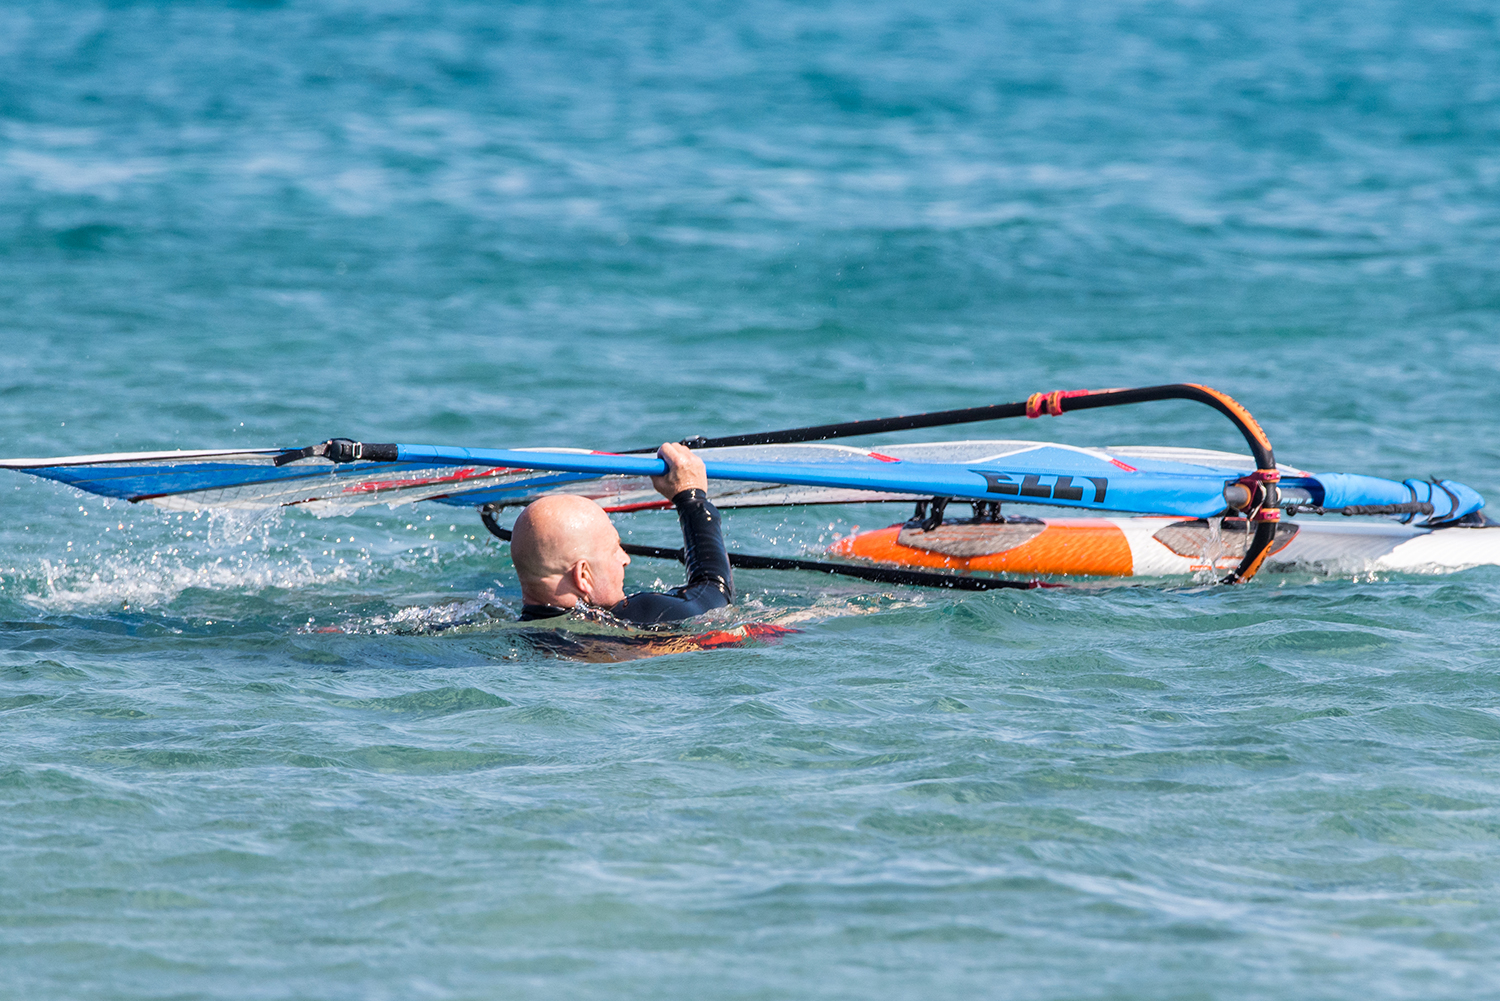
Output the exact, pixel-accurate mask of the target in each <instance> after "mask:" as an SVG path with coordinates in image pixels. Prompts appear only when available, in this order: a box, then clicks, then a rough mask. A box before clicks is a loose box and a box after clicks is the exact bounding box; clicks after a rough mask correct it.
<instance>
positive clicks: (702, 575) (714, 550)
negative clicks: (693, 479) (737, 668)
mask: <svg viewBox="0 0 1500 1001" xmlns="http://www.w3.org/2000/svg"><path fill="white" fill-rule="evenodd" d="M672 506H673V507H675V508H677V521H678V522H679V523H680V524H681V526H682V548H683V557H684V562H685V563H686V564H687V583H686V584H684V585H683V586H682V587H679V588H674V589H672V590H671V591H667V592H666V593H664V594H663V593H659V592H655V591H643V592H641V593H640V594H632V595H631V596H630V597H628V598H626V599H625V600H624V601H622V602H620V603H619V604H618V605H616V606H615V607H614V608H611V609H610V611H611V612H613V613H614V614H615V615H617V616H619V617H620V618H622V619H625V620H627V621H629V622H639V623H649V622H672V621H675V620H677V619H686V618H689V617H691V616H694V615H701V614H703V613H704V612H707V611H709V610H710V609H714V608H722V607H723V606H725V605H727V604H729V603H730V602H731V601H733V600H734V577H733V574H732V573H731V571H730V569H729V554H728V552H727V551H726V550H725V549H724V533H723V530H722V528H721V523H722V521H723V518H722V517H721V516H720V514H719V509H718V508H716V507H714V506H713V504H711V503H710V502H709V500H708V494H706V493H704V492H703V491H702V490H684V491H682V493H680V494H678V495H677V496H676V497H673V498H672Z"/></svg>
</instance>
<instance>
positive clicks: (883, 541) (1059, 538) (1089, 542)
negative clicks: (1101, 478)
mask: <svg viewBox="0 0 1500 1001" xmlns="http://www.w3.org/2000/svg"><path fill="white" fill-rule="evenodd" d="M1045 520H1046V519H1044V521H1045ZM1046 524H1047V527H1046V529H1045V530H1044V531H1042V532H1041V533H1040V534H1038V535H1036V536H1035V537H1034V538H1031V539H1029V540H1027V541H1026V542H1023V543H1021V544H1020V545H1019V546H1016V547H1015V548H1014V549H1007V550H1005V551H1004V552H1000V553H990V554H988V555H985V556H967V557H965V556H945V555H944V554H942V553H935V552H929V551H928V550H925V549H915V548H913V547H911V546H903V545H901V544H900V543H899V542H897V541H896V537H897V536H898V535H900V534H901V527H902V526H900V525H892V526H891V527H890V528H880V529H876V530H875V531H873V532H863V533H861V534H859V535H852V536H850V537H849V538H847V539H840V540H839V541H838V542H837V543H835V544H834V545H833V546H832V548H830V549H829V552H830V553H832V554H834V555H837V556H850V557H854V558H856V559H863V560H873V561H875V562H877V563H895V564H898V565H900V566H909V567H934V568H937V569H943V570H982V571H986V572H990V573H1021V574H1079V575H1084V576H1091V577H1129V576H1130V575H1131V570H1132V568H1133V566H1134V564H1133V561H1132V560H1131V558H1130V544H1129V543H1128V542H1126V541H1125V533H1124V532H1122V531H1120V527H1119V526H1118V525H1116V524H1114V523H1113V522H1111V521H1109V520H1108V519H1105V518H1070V519H1068V520H1067V522H1065V523H1056V522H1052V521H1047V522H1046Z"/></svg>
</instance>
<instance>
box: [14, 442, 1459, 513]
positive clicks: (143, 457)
mask: <svg viewBox="0 0 1500 1001" xmlns="http://www.w3.org/2000/svg"><path fill="white" fill-rule="evenodd" d="M399 448H400V449H401V450H403V451H401V452H400V453H398V455H399V458H400V459H401V460H402V461H397V462H365V461H356V462H349V463H335V462H333V461H330V460H329V459H327V458H324V457H321V456H311V457H306V458H299V459H297V460H296V461H293V462H289V463H285V457H286V453H287V450H284V449H279V448H264V449H239V450H201V451H172V452H135V453H112V454H106V455H84V456H69V457H63V458H48V459H8V460H0V467H4V468H10V469H16V470H18V471H22V472H26V473H30V474H32V475H36V476H42V477H45V478H48V479H52V480H57V481H59V482H63V483H67V484H69V485H71V486H74V487H77V488H78V489H81V490H85V491H88V492H90V493H94V494H99V495H102V496H106V497H115V498H122V499H125V500H129V501H131V502H149V503H151V504H154V505H157V506H160V507H164V508H167V509H169V510H199V509H204V508H238V509H250V510H255V509H268V508H276V507H290V506H298V507H304V508H308V509H310V510H312V511H315V512H317V513H320V514H337V513H343V512H346V511H352V510H354V509H357V508H360V507H364V506H367V505H372V504H382V503H383V504H388V505H392V506H395V505H398V504H406V503H411V502H414V501H424V500H430V501H437V502H440V503H444V504H451V505H458V506H477V505H482V504H498V505H515V504H525V503H529V502H530V501H532V500H534V499H536V498H537V497H540V496H545V495H547V494H550V493H558V492H568V493H577V494H581V495H583V496H587V497H590V498H592V499H594V500H596V501H598V502H599V503H600V504H601V505H602V506H603V507H605V508H606V509H607V510H611V511H630V510H637V509H644V508H652V507H664V506H667V504H666V502H665V501H664V500H663V499H662V498H661V497H660V496H659V495H658V494H657V493H656V492H655V490H654V489H652V487H651V481H650V477H649V473H650V472H653V471H656V470H657V469H659V465H660V463H659V460H656V459H654V458H650V457H647V456H620V455H611V454H608V453H599V452H592V451H589V450H587V449H566V448H548V449H518V450H507V451H501V450H487V449H454V448H443V447H437V446H405V445H403V446H399ZM697 454H698V455H699V456H700V457H701V458H702V459H703V460H704V461H705V463H706V464H707V465H708V468H709V473H710V477H711V481H710V491H709V492H710V494H711V495H712V496H713V498H714V502H715V503H716V504H717V505H718V506H720V507H723V508H734V507H755V506H784V505H796V504H831V503H860V502H869V501H888V500H911V499H912V498H914V497H921V496H931V495H937V496H951V497H958V498H963V499H969V500H976V501H995V500H998V501H1005V502H1022V503H1038V504H1050V505H1055V506H1063V507H1082V508H1094V509H1104V510H1123V511H1147V512H1156V513H1168V514H1181V515H1188V516H1193V517H1203V516H1206V515H1212V514H1215V513H1217V512H1218V511H1220V510H1222V508H1223V506H1224V503H1223V498H1222V491H1223V487H1224V485H1225V483H1227V482H1231V481H1233V480H1234V479H1236V478H1238V477H1239V476H1241V475H1244V474H1245V473H1246V472H1248V471H1250V470H1252V469H1254V461H1253V460H1252V459H1251V458H1250V457H1249V456H1243V455H1237V454H1235V453H1231V452H1218V451H1212V450H1208V449H1195V448H1173V447H1163V446H1111V447H1107V448H1084V447H1079V446H1072V445H1059V444H1055V443H1050V442H1035V441H1024V440H1003V439H1002V440H991V439H986V440H964V441H949V442H926V443H912V444H896V445H881V446H878V447H876V448H855V447H852V446H848V445H842V444H832V443H827V442H817V443H800V444H779V445H747V446H735V447H726V448H705V449H700V450H698V452H697ZM278 457H281V458H282V460H283V462H284V463H285V464H283V465H277V464H276V460H277V458H278ZM547 467H551V468H547ZM1280 469H1281V472H1282V475H1283V479H1282V486H1283V489H1284V491H1286V492H1288V493H1289V494H1291V495H1292V496H1293V497H1294V498H1296V499H1298V500H1305V501H1306V502H1308V503H1313V504H1323V503H1324V502H1325V500H1326V501H1328V502H1329V506H1335V505H1334V504H1333V501H1335V500H1336V501H1337V506H1343V505H1352V504H1361V503H1369V504H1374V503H1379V504H1392V503H1402V502H1406V501H1411V500H1416V501H1430V502H1431V503H1433V505H1434V507H1435V508H1436V510H1437V516H1438V517H1440V518H1453V517H1458V516H1461V515H1462V514H1466V513H1468V512H1469V511H1475V510H1478V509H1479V508H1480V507H1482V506H1483V503H1484V501H1483V498H1482V497H1480V496H1479V495H1478V494H1477V493H1475V492H1474V491H1472V490H1470V489H1469V488H1468V487H1465V486H1463V485H1462V484H1455V483H1453V482H1452V481H1442V482H1441V483H1436V484H1434V483H1429V482H1428V481H1417V480H1408V481H1405V482H1404V483H1399V482H1396V481H1393V480H1384V479H1379V478H1376V477H1365V476H1354V475H1349V474H1312V473H1308V472H1305V471H1303V470H1300V469H1296V468H1294V467H1290V466H1286V465H1282V466H1281V467H1280ZM1453 512H1457V513H1453Z"/></svg>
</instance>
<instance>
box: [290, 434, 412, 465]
mask: <svg viewBox="0 0 1500 1001" xmlns="http://www.w3.org/2000/svg"><path fill="white" fill-rule="evenodd" d="M399 451H400V449H399V447H398V446H396V445H394V444H376V443H373V442H372V443H369V444H366V443H365V442H362V441H355V440H354V439H353V438H329V439H328V440H327V441H323V442H319V443H318V444H316V445H309V446H307V447H306V448H292V449H288V450H287V451H285V452H282V453H281V454H280V455H278V456H276V457H275V458H274V459H272V460H271V461H272V462H273V463H274V464H275V465H278V466H285V465H286V464H287V463H289V462H296V461H297V460H298V459H311V458H314V457H317V456H322V457H323V458H325V459H328V460H329V461H331V462H340V463H342V462H399V461H400V455H399Z"/></svg>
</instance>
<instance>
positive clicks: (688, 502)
mask: <svg viewBox="0 0 1500 1001" xmlns="http://www.w3.org/2000/svg"><path fill="white" fill-rule="evenodd" d="M656 454H657V456H658V457H659V458H660V459H662V460H663V461H664V462H666V464H667V471H666V473H664V474H663V475H661V476H653V477H652V478H651V485H652V486H654V487H656V491H657V493H659V494H661V495H662V496H663V497H665V498H667V499H668V500H670V501H671V502H672V506H673V507H675V508H676V509H677V520H678V522H679V523H680V524H681V525H682V542H683V555H684V556H686V557H687V560H686V562H687V583H686V584H685V585H683V586H682V587H679V588H675V589H673V590H671V591H668V592H666V593H665V594H661V593H658V592H655V591H642V592H641V593H639V594H632V595H631V596H630V597H628V598H627V597H626V596H625V567H626V566H628V565H629V564H630V557H629V556H628V555H626V553H625V551H624V550H623V549H621V548H620V533H619V532H617V531H615V526H614V525H613V524H611V523H610V520H609V516H608V515H607V514H605V513H604V509H603V508H601V507H600V506H599V505H598V504H595V503H594V502H593V501H591V500H589V499H588V498H587V497H579V496H578V495H576V494H554V495H552V496H551V497H543V498H542V499H541V500H537V501H533V502H532V503H531V504H530V505H528V506H527V508H526V510H525V511H522V512H521V516H520V517H519V518H517V519H516V524H515V527H514V528H513V529H512V530H511V540H510V558H511V561H512V562H513V563H514V564H515V567H516V575H517V576H518V577H520V578H521V600H522V602H523V605H522V608H521V619H522V621H526V620H532V619H547V618H552V617H553V616H556V615H565V614H566V613H567V612H568V611H569V610H570V609H572V608H574V607H576V606H578V605H586V606H592V607H594V608H603V609H605V610H607V611H609V612H610V613H611V614H612V615H614V616H615V617H617V618H620V619H624V620H625V621H626V622H633V623H637V624H642V625H644V624H646V623H651V622H673V621H675V620H677V619H686V618H688V617H690V616H693V615H699V614H701V613H703V612H706V611H708V610H709V609H712V608H720V607H722V606H724V605H727V604H729V603H730V602H731V601H733V600H734V580H733V577H732V576H731V574H730V570H729V556H728V554H727V553H726V552H725V550H724V538H723V535H722V534H721V533H720V528H719V522H720V521H721V518H720V516H719V512H718V509H717V508H715V507H714V506H713V505H712V504H710V503H709V501H708V474H707V473H706V472H705V471H704V468H703V460H702V459H700V458H698V457H697V456H696V455H694V454H693V453H692V452H691V451H689V450H688V449H687V448H686V447H685V446H683V445H679V444H677V443H675V442H668V443H666V444H665V445H663V446H662V447H661V448H659V449H657V451H656Z"/></svg>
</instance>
